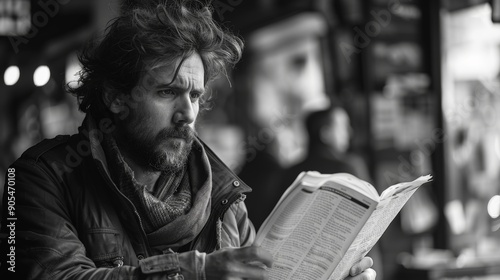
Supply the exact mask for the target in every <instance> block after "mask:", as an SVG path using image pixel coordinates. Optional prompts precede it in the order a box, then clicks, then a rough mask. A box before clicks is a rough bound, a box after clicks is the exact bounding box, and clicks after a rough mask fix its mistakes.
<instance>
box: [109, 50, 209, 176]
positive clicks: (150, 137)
mask: <svg viewBox="0 0 500 280" xmlns="http://www.w3.org/2000/svg"><path fill="white" fill-rule="evenodd" d="M179 62H180V60H179V61H177V62H176V63H174V64H173V65H167V66H159V67H154V66H153V67H150V70H147V71H146V73H145V74H144V75H143V77H142V78H141V79H140V81H139V84H138V85H137V86H136V87H135V88H134V90H133V91H132V94H131V98H128V99H126V100H125V104H126V109H127V110H125V111H126V112H122V115H123V116H124V117H119V120H118V121H117V127H118V130H117V137H115V138H116V142H117V144H118V147H119V148H120V150H121V151H122V153H124V154H125V155H126V156H128V157H129V158H130V159H132V160H133V161H134V162H135V163H136V164H139V165H141V166H142V167H143V168H147V169H150V170H152V171H175V170H178V169H179V168H181V167H182V166H183V165H184V164H185V162H186V160H187V156H188V155H189V152H190V150H191V144H192V142H193V139H194V133H195V132H194V124H195V120H196V117H197V115H198V111H199V98H200V97H201V95H203V93H204V91H205V87H204V86H205V85H204V70H203V62H202V60H201V58H200V56H199V55H198V54H197V53H195V54H193V55H191V56H189V57H188V58H186V59H185V60H184V62H183V63H182V65H181V66H180V68H179V70H178V74H177V76H176V78H175V80H173V82H172V79H173V78H174V76H175V71H176V70H177V66H178V64H179Z"/></svg>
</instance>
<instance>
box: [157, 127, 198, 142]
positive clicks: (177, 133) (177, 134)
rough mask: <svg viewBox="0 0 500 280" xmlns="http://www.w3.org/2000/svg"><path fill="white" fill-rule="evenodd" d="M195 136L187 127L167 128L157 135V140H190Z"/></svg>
mask: <svg viewBox="0 0 500 280" xmlns="http://www.w3.org/2000/svg"><path fill="white" fill-rule="evenodd" d="M195 136H196V132H195V131H194V130H193V129H192V128H191V127H189V126H179V127H169V128H165V129H163V130H161V131H160V133H158V138H160V139H168V138H182V139H186V140H192V139H194V138H195Z"/></svg>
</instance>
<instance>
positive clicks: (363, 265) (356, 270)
mask: <svg viewBox="0 0 500 280" xmlns="http://www.w3.org/2000/svg"><path fill="white" fill-rule="evenodd" d="M372 265H373V259H372V258H370V257H364V258H362V259H361V260H360V261H359V262H358V263H356V264H355V265H353V266H352V267H351V270H350V271H349V275H351V276H356V275H358V274H360V273H362V272H363V271H365V270H367V269H368V268H370V267H372Z"/></svg>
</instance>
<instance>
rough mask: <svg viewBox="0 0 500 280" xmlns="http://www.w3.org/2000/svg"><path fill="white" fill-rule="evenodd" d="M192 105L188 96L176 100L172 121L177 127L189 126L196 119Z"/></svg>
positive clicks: (184, 95)
mask: <svg viewBox="0 0 500 280" xmlns="http://www.w3.org/2000/svg"><path fill="white" fill-rule="evenodd" d="M193 106H194V104H193V103H192V102H191V98H190V97H189V94H183V95H181V96H179V97H178V98H177V99H176V104H175V113H174V116H173V121H174V123H175V124H177V125H184V124H191V123H193V122H194V120H195V119H196V113H195V108H194V107H193Z"/></svg>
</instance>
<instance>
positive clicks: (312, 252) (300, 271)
mask: <svg viewBox="0 0 500 280" xmlns="http://www.w3.org/2000/svg"><path fill="white" fill-rule="evenodd" d="M332 178H333V177H332ZM331 180H332V181H327V182H324V183H323V184H322V185H320V186H311V185H308V184H305V185H304V184H302V183H299V182H295V183H294V184H292V187H291V189H289V190H288V191H287V192H286V193H285V195H284V196H283V198H282V199H281V200H280V203H279V204H278V206H277V207H276V208H275V209H274V210H273V213H272V214H271V215H270V218H268V219H267V220H266V221H265V222H264V224H263V226H262V227H261V229H260V230H259V233H258V234H257V238H256V241H255V245H257V246H262V247H264V248H266V249H267V250H268V251H270V252H271V253H272V254H273V257H274V264H273V267H272V268H271V270H270V273H269V279H274V280H278V279H304V280H308V279H310V280H318V279H328V276H329V275H330V274H331V273H332V272H333V270H334V269H335V266H336V264H338V263H339V262H340V260H341V258H342V256H343V255H344V253H345V252H346V251H347V249H348V247H349V244H350V243H351V242H352V241H353V240H354V238H355V236H356V235H357V233H358V232H359V231H360V230H361V228H362V226H363V224H364V223H365V222H366V220H367V219H368V217H369V216H370V213H371V212H372V211H374V209H375V207H376V205H377V202H376V201H374V200H372V199H369V198H367V197H366V196H365V195H362V194H360V193H358V192H357V191H354V190H352V189H351V188H349V187H346V186H345V185H341V184H340V183H339V182H337V181H335V180H334V179H331ZM332 264H333V265H332Z"/></svg>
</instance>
